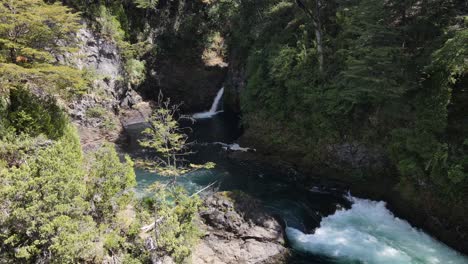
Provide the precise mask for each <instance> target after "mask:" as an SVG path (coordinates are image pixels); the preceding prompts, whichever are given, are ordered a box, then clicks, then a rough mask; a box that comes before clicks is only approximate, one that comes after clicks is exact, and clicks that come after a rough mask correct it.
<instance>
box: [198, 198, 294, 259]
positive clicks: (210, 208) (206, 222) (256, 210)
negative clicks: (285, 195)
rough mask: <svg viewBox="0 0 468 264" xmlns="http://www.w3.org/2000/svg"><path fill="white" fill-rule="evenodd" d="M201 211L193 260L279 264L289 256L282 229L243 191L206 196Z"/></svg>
mask: <svg viewBox="0 0 468 264" xmlns="http://www.w3.org/2000/svg"><path fill="white" fill-rule="evenodd" d="M204 203H205V207H206V208H207V209H206V210H204V211H202V212H201V213H200V216H201V219H202V223H201V226H202V229H203V230H204V232H205V236H204V237H203V239H202V241H201V243H200V244H199V245H198V246H197V247H196V248H195V250H194V252H193V255H192V263H233V264H234V263H282V260H284V259H285V258H286V257H287V255H288V250H287V249H286V248H285V246H284V243H285V242H284V233H283V228H282V226H281V225H280V224H279V222H278V221H277V220H276V219H274V218H273V217H272V216H270V215H268V214H267V213H266V212H265V211H264V209H263V208H262V206H261V204H260V203H259V202H258V201H257V200H255V199H253V198H252V197H250V196H248V195H246V194H243V193H233V192H223V193H216V194H214V195H213V196H210V197H207V198H206V199H205V201H204Z"/></svg>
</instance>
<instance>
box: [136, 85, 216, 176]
mask: <svg viewBox="0 0 468 264" xmlns="http://www.w3.org/2000/svg"><path fill="white" fill-rule="evenodd" d="M178 111H179V105H171V103H170V100H169V99H166V100H164V99H163V97H162V94H160V95H159V101H158V107H157V108H156V109H155V110H154V111H153V114H152V115H151V117H150V118H149V120H148V123H149V125H150V126H149V127H148V128H147V129H145V130H144V131H143V132H142V134H143V135H144V136H145V139H143V140H140V141H139V142H140V145H141V146H142V147H145V148H149V149H152V150H154V151H156V152H157V153H158V154H159V156H157V157H155V158H156V161H153V160H150V161H140V165H143V166H144V167H146V168H147V169H150V170H152V171H155V172H157V173H158V174H161V175H164V176H172V177H174V179H175V178H176V177H177V176H180V175H182V174H185V173H187V172H189V171H193V170H196V169H201V168H213V167H214V164H213V163H212V162H208V163H206V164H204V165H194V164H187V162H186V160H185V159H184V156H187V155H189V154H191V153H190V152H189V151H188V144H189V143H188V142H187V140H188V136H187V135H186V134H185V133H184V131H183V130H182V128H180V127H179V123H178V119H177V118H176V116H177V115H178V114H179V113H178ZM187 165H189V166H187Z"/></svg>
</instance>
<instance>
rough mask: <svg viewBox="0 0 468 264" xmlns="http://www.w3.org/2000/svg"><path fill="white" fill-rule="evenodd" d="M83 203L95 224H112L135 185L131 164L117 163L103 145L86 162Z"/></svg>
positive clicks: (110, 147) (129, 199) (111, 153)
mask: <svg viewBox="0 0 468 264" xmlns="http://www.w3.org/2000/svg"><path fill="white" fill-rule="evenodd" d="M88 163H89V164H90V165H89V168H90V169H89V172H88V178H87V186H88V188H87V191H88V195H87V200H88V201H90V202H91V207H92V211H93V216H94V218H95V219H96V221H97V222H99V221H105V220H112V218H113V217H114V216H115V214H116V213H117V212H118V211H120V210H123V209H125V208H126V206H127V205H128V204H129V203H130V201H131V200H132V195H133V191H132V188H133V187H134V186H135V185H136V180H135V172H134V171H133V162H132V160H131V159H130V158H129V157H128V156H126V157H125V163H121V162H120V159H119V156H118V155H117V152H116V151H115V149H114V147H113V146H111V145H108V144H106V145H104V146H102V147H101V148H100V149H99V150H98V151H96V152H95V153H93V155H92V156H91V158H90V159H89V160H88Z"/></svg>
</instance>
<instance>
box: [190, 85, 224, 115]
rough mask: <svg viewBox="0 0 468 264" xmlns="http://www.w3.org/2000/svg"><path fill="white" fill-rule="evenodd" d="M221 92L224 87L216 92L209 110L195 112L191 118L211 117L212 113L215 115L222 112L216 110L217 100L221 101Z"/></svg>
mask: <svg viewBox="0 0 468 264" xmlns="http://www.w3.org/2000/svg"><path fill="white" fill-rule="evenodd" d="M223 93H224V87H222V88H221V89H219V91H218V93H217V94H216V97H215V99H214V101H213V104H212V105H211V108H210V110H209V111H207V112H202V113H196V114H194V115H193V118H196V119H202V118H211V117H213V116H214V115H216V114H217V113H220V112H222V111H216V110H218V105H219V102H220V101H221V98H222V97H223Z"/></svg>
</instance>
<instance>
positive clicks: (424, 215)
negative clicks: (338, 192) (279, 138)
mask: <svg viewBox="0 0 468 264" xmlns="http://www.w3.org/2000/svg"><path fill="white" fill-rule="evenodd" d="M239 141H240V142H241V145H243V146H248V147H252V148H255V149H256V150H257V151H256V152H255V153H245V152H242V153H240V152H236V153H232V155H231V157H232V158H235V159H239V160H250V161H252V160H257V161H261V162H264V163H271V164H276V166H279V167H283V168H289V169H290V170H294V171H297V172H298V175H302V176H295V177H294V178H295V179H294V180H297V181H303V182H304V184H306V185H310V186H313V185H322V186H327V187H329V188H340V189H343V190H349V191H350V192H351V193H352V194H353V195H354V196H357V197H361V198H365V199H371V200H382V201H385V202H386V203H387V207H388V208H389V209H390V210H391V211H392V212H393V213H394V214H395V216H397V217H399V218H401V219H405V220H407V221H408V222H409V223H410V224H411V225H412V226H415V227H417V228H420V229H422V230H424V231H426V232H427V233H429V234H430V235H431V236H433V237H434V238H436V239H438V240H440V241H442V242H443V243H445V244H447V245H448V246H450V247H452V248H454V249H456V250H458V251H460V252H461V253H463V254H465V255H467V254H468V222H467V221H466V213H465V212H468V208H467V206H466V205H462V204H461V205H454V204H450V205H448V204H446V203H444V202H443V201H441V200H440V199H438V198H437V197H434V195H433V194H432V193H433V192H429V191H420V190H415V189H414V187H413V186H412V185H411V184H406V183H405V182H401V181H399V178H398V177H397V176H396V175H397V174H396V172H395V171H394V170H391V169H390V170H389V171H391V172H393V174H390V175H389V174H387V175H386V176H385V177H379V175H375V176H373V177H366V178H360V177H354V176H351V173H350V172H349V171H348V172H346V171H345V170H337V169H332V168H329V167H325V166H322V167H320V166H317V165H316V164H314V165H312V163H307V162H304V157H305V156H306V154H305V153H300V152H291V151H285V150H284V149H280V148H277V147H276V148H271V146H265V145H262V144H261V143H260V142H262V141H261V140H257V139H255V138H252V137H249V135H248V134H247V136H245V135H244V136H243V137H241V138H240V139H239ZM387 173H388V172H387Z"/></svg>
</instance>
